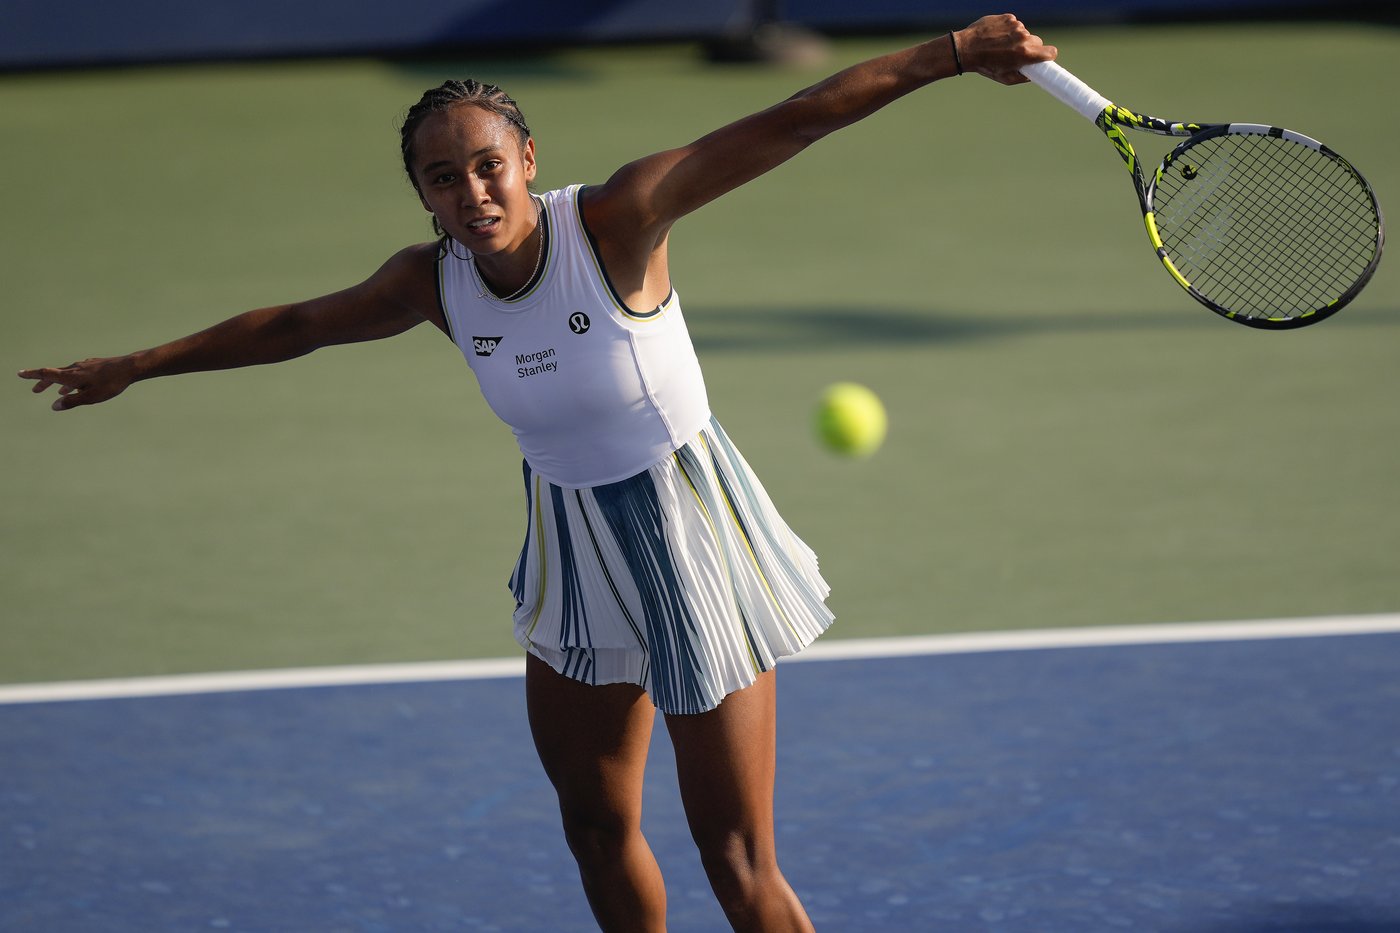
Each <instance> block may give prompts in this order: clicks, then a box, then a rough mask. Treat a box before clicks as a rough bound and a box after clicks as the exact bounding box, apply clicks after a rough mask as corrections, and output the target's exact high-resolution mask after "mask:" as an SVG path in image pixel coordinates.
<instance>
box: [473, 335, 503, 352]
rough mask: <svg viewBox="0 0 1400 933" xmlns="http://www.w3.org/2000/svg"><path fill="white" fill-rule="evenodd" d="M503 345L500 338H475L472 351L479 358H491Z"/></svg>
mask: <svg viewBox="0 0 1400 933" xmlns="http://www.w3.org/2000/svg"><path fill="white" fill-rule="evenodd" d="M500 345H501V338H500V337H473V338H472V349H473V350H475V351H476V355H477V356H490V355H491V354H492V353H495V352H496V348H497V347H499V346H500Z"/></svg>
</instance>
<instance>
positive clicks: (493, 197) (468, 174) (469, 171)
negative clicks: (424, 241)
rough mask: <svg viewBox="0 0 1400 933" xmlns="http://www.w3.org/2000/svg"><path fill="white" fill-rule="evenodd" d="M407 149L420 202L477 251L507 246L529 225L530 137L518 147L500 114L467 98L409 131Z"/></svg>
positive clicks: (532, 172) (515, 135) (522, 237)
mask: <svg viewBox="0 0 1400 933" xmlns="http://www.w3.org/2000/svg"><path fill="white" fill-rule="evenodd" d="M412 153H413V176H414V180H415V181H416V183H417V187H418V197H419V199H420V200H422V202H423V207H425V208H426V209H427V210H429V211H431V212H432V213H433V214H435V215H436V216H437V219H438V223H439V224H441V225H442V228H443V229H444V230H446V231H447V233H448V234H450V235H451V236H452V238H453V239H454V240H456V241H457V242H459V243H461V244H463V245H465V246H466V247H467V248H468V249H470V250H471V251H472V252H473V253H475V254H476V255H478V256H484V255H490V254H492V253H498V252H500V251H502V250H509V249H513V248H515V247H517V246H519V245H520V244H521V243H522V242H524V240H525V238H526V237H528V236H529V234H530V232H531V231H532V230H533V229H534V223H535V206H534V204H533V203H532V202H531V200H530V189H529V188H528V184H529V182H531V181H532V180H534V177H535V142H534V140H532V139H531V140H526V142H525V145H524V146H521V144H520V136H519V134H518V133H517V131H516V129H515V127H514V126H513V125H512V124H511V123H510V122H509V121H508V120H506V119H505V118H504V117H502V116H500V115H498V114H495V113H492V112H491V111H489V110H485V109H483V108H481V107H476V106H473V105H471V104H462V105H459V106H456V107H453V108H452V109H451V110H447V111H443V112H440V113H435V114H433V115H431V116H430V117H428V118H427V119H425V120H424V121H423V122H422V124H420V125H419V127H418V129H417V130H415V131H414V134H413V149H412Z"/></svg>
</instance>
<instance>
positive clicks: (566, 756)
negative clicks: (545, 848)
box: [525, 655, 656, 822]
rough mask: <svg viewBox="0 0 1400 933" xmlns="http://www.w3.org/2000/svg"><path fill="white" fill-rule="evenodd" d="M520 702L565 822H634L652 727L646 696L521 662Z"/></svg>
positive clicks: (623, 686) (653, 714) (638, 689)
mask: <svg viewBox="0 0 1400 933" xmlns="http://www.w3.org/2000/svg"><path fill="white" fill-rule="evenodd" d="M525 698H526V706H527V709H528V712H529V718H530V732H531V735H532V736H533V737H534V740H535V749H536V751H537V752H538V753H539V756H540V763H541V764H543V765H544V770H545V774H546V775H548V777H549V780H550V782H551V783H552V784H553V785H554V789H555V791H556V792H557V793H558V794H559V804H560V808H561V809H562V810H563V811H564V815H565V817H566V819H570V818H571V819H582V820H588V821H590V822H598V821H603V820H607V821H615V820H619V819H622V820H627V821H632V820H636V821H640V815H641V806H642V777H643V774H644V773H645V770H646V758H647V748H648V746H649V745H650V744H651V729H652V724H653V722H654V721H655V719H656V710H655V707H653V706H652V704H651V700H650V699H649V698H648V697H647V695H646V692H645V691H644V690H642V688H641V687H638V686H635V685H633V684H605V685H602V686H596V687H595V686H591V685H589V684H585V683H580V682H579V681H576V680H574V679H572V678H570V677H565V676H564V675H563V674H560V673H559V672H557V671H555V670H554V669H553V668H552V667H550V666H549V665H548V664H546V663H545V662H544V661H541V660H540V659H539V658H537V657H535V656H534V655H526V661H525Z"/></svg>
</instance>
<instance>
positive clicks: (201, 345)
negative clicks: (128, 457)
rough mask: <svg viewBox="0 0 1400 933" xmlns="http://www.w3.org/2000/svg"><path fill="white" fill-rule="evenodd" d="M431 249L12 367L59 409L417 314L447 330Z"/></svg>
mask: <svg viewBox="0 0 1400 933" xmlns="http://www.w3.org/2000/svg"><path fill="white" fill-rule="evenodd" d="M436 249H437V245H436V244H432V243H428V244H420V245H418V246H412V247H409V248H408V249H405V250H402V251H401V252H399V253H397V254H396V255H394V256H393V257H392V258H390V259H389V261H388V262H386V263H385V264H384V265H383V266H382V267H380V269H379V271H377V272H376V273H375V274H374V275H372V276H370V277H369V278H368V279H366V280H365V281H363V282H361V283H360V284H358V285H355V286H352V287H350V288H347V289H345V290H344V291H339V292H336V293H334V294H331V295H324V296H322V297H320V298H313V299H311V300H309V301H300V302H294V303H292V304H285V305H278V306H276V307H271V308H259V309H257V310H255V311H248V312H246V313H244V314H240V315H238V316H236V317H232V318H229V319H228V320H227V321H224V322H222V323H219V324H215V325H214V326H213V327H210V328H208V329H207V330H202V331H200V332H199V333H197V334H191V335H190V336H188V337H182V338H180V339H179V340H172V341H171V342H169V343H164V344H161V345H160V346H157V347H152V348H151V349H149V350H141V351H139V352H136V353H131V354H127V355H126V356H115V357H104V358H96V359H89V360H83V361H82V362H80V363H73V364H72V365H70V366H63V367H56V368H43V369H26V370H21V371H20V373H19V375H20V378H22V379H32V380H35V385H34V392H35V393H40V392H43V391H45V390H46V389H48V388H49V387H50V386H54V385H56V386H58V387H59V389H58V392H59V398H58V399H57V400H56V401H55V402H54V403H53V409H54V411H65V410H67V409H69V408H76V407H78V406H79V405H94V404H96V403H98V402H105V401H107V400H108V399H111V398H115V397H116V396H118V395H120V394H121V393H122V392H123V391H125V390H126V388H127V387H128V386H130V385H131V384H132V383H135V382H140V381H142V380H144V379H154V378H156V377H158V376H174V375H179V374H181V373H194V372H207V371H210V370H218V369H237V368H239V367H243V366H257V365H261V364H265V363H280V362H282V361H284V360H291V359H296V358H297V357H299V356H305V355H306V354H308V353H311V352H312V351H313V350H318V349H320V348H322V347H328V346H333V345H335V344H342V343H360V342H363V341H366V340H380V339H383V338H385V337H392V336H394V335H396V334H401V333H403V332H404V331H407V330H409V329H410V328H413V327H415V326H417V325H419V324H421V323H423V322H424V321H432V322H433V323H434V324H435V325H436V326H437V327H438V328H439V329H441V330H443V331H444V332H446V329H447V328H446V322H445V321H443V319H442V312H441V310H440V309H439V308H438V300H437V284H436V281H437V279H436V273H435V270H434V266H433V264H434V257H435V255H436Z"/></svg>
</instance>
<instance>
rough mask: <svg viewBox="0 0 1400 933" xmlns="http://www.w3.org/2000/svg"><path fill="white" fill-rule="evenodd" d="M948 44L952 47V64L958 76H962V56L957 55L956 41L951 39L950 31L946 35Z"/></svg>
mask: <svg viewBox="0 0 1400 933" xmlns="http://www.w3.org/2000/svg"><path fill="white" fill-rule="evenodd" d="M948 44H949V45H951V46H952V47H953V64H954V65H956V66H957V68H958V74H962V73H963V66H962V56H961V55H959V54H958V40H957V39H954V38H953V33H952V31H949V33H948Z"/></svg>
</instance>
